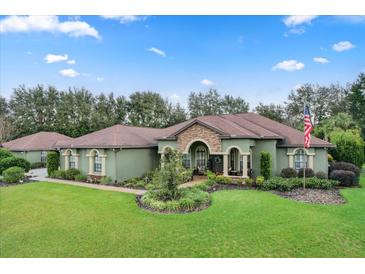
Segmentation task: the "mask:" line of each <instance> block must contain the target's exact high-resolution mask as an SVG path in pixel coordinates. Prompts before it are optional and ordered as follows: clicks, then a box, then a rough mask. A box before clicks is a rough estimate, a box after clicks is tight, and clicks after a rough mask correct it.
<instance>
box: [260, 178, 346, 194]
mask: <svg viewBox="0 0 365 274" xmlns="http://www.w3.org/2000/svg"><path fill="white" fill-rule="evenodd" d="M305 184H306V187H307V188H315V189H331V188H334V187H335V186H337V185H338V184H339V182H338V181H335V180H327V179H319V178H316V177H311V178H308V179H306V180H305ZM302 186H303V179H301V178H282V177H272V178H270V179H269V180H267V181H265V182H264V183H263V185H262V189H264V190H278V191H291V190H293V189H295V188H300V187H302Z"/></svg>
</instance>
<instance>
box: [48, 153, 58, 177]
mask: <svg viewBox="0 0 365 274" xmlns="http://www.w3.org/2000/svg"><path fill="white" fill-rule="evenodd" d="M59 166H60V156H59V153H58V152H56V151H48V153H47V173H48V176H50V175H51V174H52V173H53V172H54V171H56V170H58V168H59Z"/></svg>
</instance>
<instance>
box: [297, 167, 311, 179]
mask: <svg viewBox="0 0 365 274" xmlns="http://www.w3.org/2000/svg"><path fill="white" fill-rule="evenodd" d="M298 177H299V178H303V177H304V168H301V169H299V171H298ZM310 177H314V171H313V169H311V168H308V167H306V168H305V178H310Z"/></svg>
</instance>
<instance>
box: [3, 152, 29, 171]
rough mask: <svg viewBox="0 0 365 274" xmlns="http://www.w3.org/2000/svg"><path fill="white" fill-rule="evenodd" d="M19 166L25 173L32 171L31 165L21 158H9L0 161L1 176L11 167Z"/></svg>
mask: <svg viewBox="0 0 365 274" xmlns="http://www.w3.org/2000/svg"><path fill="white" fill-rule="evenodd" d="M13 166H18V167H21V168H23V169H24V171H25V172H28V171H29V169H30V163H29V162H28V161H27V160H25V159H24V158H21V157H14V156H11V157H7V158H3V159H1V160H0V174H1V173H2V172H3V171H4V170H6V169H8V168H9V167H13Z"/></svg>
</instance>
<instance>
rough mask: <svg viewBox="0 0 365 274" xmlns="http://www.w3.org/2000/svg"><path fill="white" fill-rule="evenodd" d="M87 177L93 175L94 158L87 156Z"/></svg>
mask: <svg viewBox="0 0 365 274" xmlns="http://www.w3.org/2000/svg"><path fill="white" fill-rule="evenodd" d="M88 157H89V175H93V173H94V172H93V171H94V167H93V166H94V157H93V156H91V155H89V156H88Z"/></svg>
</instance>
